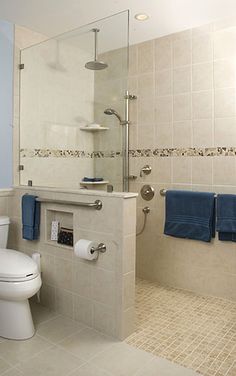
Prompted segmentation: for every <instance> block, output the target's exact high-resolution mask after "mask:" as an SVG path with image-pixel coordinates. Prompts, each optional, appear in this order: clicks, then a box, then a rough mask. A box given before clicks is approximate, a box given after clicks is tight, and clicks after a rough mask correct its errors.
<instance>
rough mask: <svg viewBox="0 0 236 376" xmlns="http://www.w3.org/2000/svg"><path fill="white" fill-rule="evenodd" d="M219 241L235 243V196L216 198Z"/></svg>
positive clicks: (224, 195) (222, 195)
mask: <svg viewBox="0 0 236 376" xmlns="http://www.w3.org/2000/svg"><path fill="white" fill-rule="evenodd" d="M216 230H217V231H218V238H219V240H224V241H233V242H236V195H226V194H219V195H218V196H217V222H216Z"/></svg>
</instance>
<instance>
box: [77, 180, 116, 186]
mask: <svg viewBox="0 0 236 376" xmlns="http://www.w3.org/2000/svg"><path fill="white" fill-rule="evenodd" d="M80 184H81V185H106V184H109V181H108V180H103V181H81V182H80Z"/></svg>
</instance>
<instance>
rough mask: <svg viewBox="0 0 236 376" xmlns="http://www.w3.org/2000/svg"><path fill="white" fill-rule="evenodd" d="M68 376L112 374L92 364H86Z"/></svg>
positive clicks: (109, 375)
mask: <svg viewBox="0 0 236 376" xmlns="http://www.w3.org/2000/svg"><path fill="white" fill-rule="evenodd" d="M91 363H92V362H91ZM70 376H112V374H111V373H108V372H106V371H105V370H102V369H101V368H98V367H96V366H94V365H93V364H90V363H87V364H85V365H84V366H82V367H80V368H79V369H77V370H76V371H75V372H73V373H72V374H71V375H70Z"/></svg>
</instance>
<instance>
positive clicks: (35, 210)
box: [21, 195, 40, 240]
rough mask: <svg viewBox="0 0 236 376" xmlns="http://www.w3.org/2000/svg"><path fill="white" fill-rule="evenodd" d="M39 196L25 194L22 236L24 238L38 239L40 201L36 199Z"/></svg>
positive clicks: (23, 198)
mask: <svg viewBox="0 0 236 376" xmlns="http://www.w3.org/2000/svg"><path fill="white" fill-rule="evenodd" d="M36 198H37V196H32V195H24V196H23V197H22V202H21V209H22V225H23V229H22V236H23V239H27V240H37V239H38V238H39V226H40V203H39V202H37V201H36Z"/></svg>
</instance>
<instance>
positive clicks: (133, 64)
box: [129, 45, 138, 76]
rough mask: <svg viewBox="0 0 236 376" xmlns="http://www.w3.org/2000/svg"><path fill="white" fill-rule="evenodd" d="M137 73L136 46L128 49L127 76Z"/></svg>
mask: <svg viewBox="0 0 236 376" xmlns="http://www.w3.org/2000/svg"><path fill="white" fill-rule="evenodd" d="M137 72H138V46H137V45H133V46H130V48H129V76H133V75H135V74H137Z"/></svg>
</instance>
